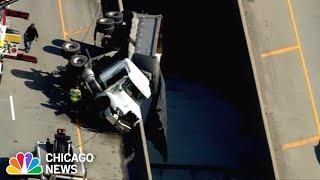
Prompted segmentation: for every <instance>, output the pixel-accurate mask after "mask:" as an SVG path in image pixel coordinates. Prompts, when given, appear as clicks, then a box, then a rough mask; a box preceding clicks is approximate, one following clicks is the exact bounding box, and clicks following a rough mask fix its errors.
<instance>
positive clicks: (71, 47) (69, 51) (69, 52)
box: [61, 41, 80, 59]
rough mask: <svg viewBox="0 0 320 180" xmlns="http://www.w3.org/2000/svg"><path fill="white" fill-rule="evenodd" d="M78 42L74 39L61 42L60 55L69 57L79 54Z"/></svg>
mask: <svg viewBox="0 0 320 180" xmlns="http://www.w3.org/2000/svg"><path fill="white" fill-rule="evenodd" d="M79 52H80V44H79V43H77V42H74V41H70V42H65V43H63V44H62V49H61V55H62V57H64V58H65V59H71V57H72V56H74V55H76V54H79Z"/></svg>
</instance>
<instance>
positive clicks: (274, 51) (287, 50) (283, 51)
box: [261, 45, 299, 58]
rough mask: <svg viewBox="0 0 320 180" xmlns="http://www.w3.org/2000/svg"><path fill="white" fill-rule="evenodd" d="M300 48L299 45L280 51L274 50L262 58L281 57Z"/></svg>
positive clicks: (262, 55)
mask: <svg viewBox="0 0 320 180" xmlns="http://www.w3.org/2000/svg"><path fill="white" fill-rule="evenodd" d="M298 48H299V47H298V46H297V45H295V46H289V47H285V48H280V49H276V50H272V51H269V52H265V53H262V54H261V57H262V58H265V57H270V56H274V55H279V54H282V53H286V52H290V51H293V50H296V49H298Z"/></svg>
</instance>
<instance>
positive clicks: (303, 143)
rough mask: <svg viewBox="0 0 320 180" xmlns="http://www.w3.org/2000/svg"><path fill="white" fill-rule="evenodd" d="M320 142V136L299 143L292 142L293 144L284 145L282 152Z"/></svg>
mask: <svg viewBox="0 0 320 180" xmlns="http://www.w3.org/2000/svg"><path fill="white" fill-rule="evenodd" d="M319 140H320V136H313V137H309V138H306V139H302V140H299V141H295V142H291V143H288V144H284V145H282V147H281V149H282V150H286V149H291V148H295V147H298V146H302V145H306V144H309V143H313V142H316V141H319Z"/></svg>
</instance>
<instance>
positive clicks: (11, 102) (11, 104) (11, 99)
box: [9, 96, 16, 121]
mask: <svg viewBox="0 0 320 180" xmlns="http://www.w3.org/2000/svg"><path fill="white" fill-rule="evenodd" d="M9 99H10V108H11V117H12V120H13V121H14V120H16V116H15V114H14V105H13V98H12V96H9Z"/></svg>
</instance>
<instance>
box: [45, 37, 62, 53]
mask: <svg viewBox="0 0 320 180" xmlns="http://www.w3.org/2000/svg"><path fill="white" fill-rule="evenodd" d="M64 42H66V41H65V40H62V39H54V40H52V41H51V43H52V45H47V46H44V47H43V48H42V49H43V50H44V51H45V52H47V53H50V54H54V55H57V56H61V46H62V44H63V43H64Z"/></svg>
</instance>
